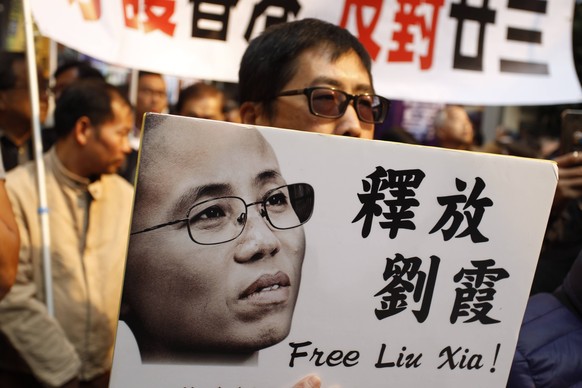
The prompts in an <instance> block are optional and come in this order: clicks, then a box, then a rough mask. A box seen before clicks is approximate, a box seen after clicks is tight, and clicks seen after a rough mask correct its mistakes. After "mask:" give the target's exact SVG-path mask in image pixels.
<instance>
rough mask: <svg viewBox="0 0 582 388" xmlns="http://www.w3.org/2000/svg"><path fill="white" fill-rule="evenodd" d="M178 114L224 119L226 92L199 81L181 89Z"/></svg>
mask: <svg viewBox="0 0 582 388" xmlns="http://www.w3.org/2000/svg"><path fill="white" fill-rule="evenodd" d="M176 114H178V115H180V116H188V117H197V118H199V119H209V120H220V121H224V119H225V117H224V93H222V91H221V90H220V89H218V88H217V87H215V86H212V85H210V84H207V83H205V82H197V83H195V84H193V85H190V86H187V87H185V88H183V89H182V90H180V94H179V96H178V102H177V103H176Z"/></svg>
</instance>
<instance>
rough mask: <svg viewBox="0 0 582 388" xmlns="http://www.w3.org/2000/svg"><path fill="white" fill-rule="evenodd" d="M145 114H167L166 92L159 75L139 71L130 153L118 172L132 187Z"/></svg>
mask: <svg viewBox="0 0 582 388" xmlns="http://www.w3.org/2000/svg"><path fill="white" fill-rule="evenodd" d="M147 112H153V113H168V91H167V88H166V81H165V79H164V77H163V76H162V75H161V74H159V73H151V72H147V71H140V72H139V74H138V82H137V99H136V103H135V125H134V127H133V128H132V130H131V132H130V133H129V146H130V147H131V152H130V154H129V155H128V156H127V158H126V159H125V162H124V163H123V165H122V166H121V167H120V169H119V171H118V172H119V175H121V176H122V177H123V178H125V180H127V181H128V182H129V183H131V184H132V185H133V184H134V183H135V173H136V169H137V157H138V155H139V153H138V151H139V144H140V136H141V127H142V122H143V116H144V114H145V113H147Z"/></svg>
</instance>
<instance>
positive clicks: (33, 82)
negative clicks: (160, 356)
mask: <svg viewBox="0 0 582 388" xmlns="http://www.w3.org/2000/svg"><path fill="white" fill-rule="evenodd" d="M22 8H23V14H24V30H25V37H26V57H27V66H28V80H29V85H28V88H29V94H30V106H31V110H32V119H31V121H32V135H33V136H32V140H33V144H34V159H35V161H36V163H35V164H36V180H37V187H38V199H39V204H38V215H39V218H40V225H41V241H42V247H41V253H42V263H43V274H44V287H45V302H46V307H47V310H48V313H49V315H50V316H54V304H53V289H52V270H51V256H50V228H49V218H48V204H47V203H48V201H47V195H46V181H45V168H44V160H43V158H42V135H41V128H40V104H39V99H40V98H39V97H40V96H39V90H38V89H39V88H38V74H37V70H36V52H35V47H34V33H33V28H32V12H31V8H30V1H29V0H22ZM45 92H46V91H44V90H43V93H45Z"/></svg>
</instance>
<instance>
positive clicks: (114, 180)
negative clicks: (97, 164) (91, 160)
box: [101, 174, 133, 200]
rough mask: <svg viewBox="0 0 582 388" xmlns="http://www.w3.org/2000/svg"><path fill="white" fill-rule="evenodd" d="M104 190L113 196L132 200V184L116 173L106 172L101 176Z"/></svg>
mask: <svg viewBox="0 0 582 388" xmlns="http://www.w3.org/2000/svg"><path fill="white" fill-rule="evenodd" d="M101 181H102V182H103V185H104V187H105V190H107V191H108V192H110V193H111V194H112V195H115V196H122V197H124V198H126V199H129V200H133V186H132V185H131V184H130V183H129V182H127V181H126V180H125V179H124V178H123V177H121V176H119V175H118V174H107V175H104V176H102V177H101Z"/></svg>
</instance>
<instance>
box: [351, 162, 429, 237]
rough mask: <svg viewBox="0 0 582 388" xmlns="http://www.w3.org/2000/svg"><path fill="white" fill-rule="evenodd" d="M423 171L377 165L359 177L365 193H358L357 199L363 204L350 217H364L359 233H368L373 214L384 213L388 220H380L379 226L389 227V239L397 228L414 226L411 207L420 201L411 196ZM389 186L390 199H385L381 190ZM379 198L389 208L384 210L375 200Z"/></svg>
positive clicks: (374, 215)
mask: <svg viewBox="0 0 582 388" xmlns="http://www.w3.org/2000/svg"><path fill="white" fill-rule="evenodd" d="M424 177H425V174H424V172H422V171H421V170H399V171H397V170H392V169H389V170H384V169H383V168H382V167H380V166H378V167H376V171H374V172H373V173H372V174H370V175H368V176H367V177H366V178H367V180H366V179H364V180H362V185H363V188H364V191H365V192H366V193H363V194H358V199H359V200H360V203H361V204H362V208H361V209H360V212H359V213H358V214H357V215H356V217H355V218H354V219H353V220H352V223H354V222H358V221H359V220H361V219H364V225H363V227H362V237H364V238H366V237H368V235H369V234H370V230H371V228H372V221H373V219H374V217H378V216H380V215H383V216H384V218H385V219H386V220H387V221H382V222H380V223H379V224H380V227H382V228H383V229H389V231H390V233H389V237H390V238H391V239H393V238H395V237H396V236H397V235H398V231H399V230H400V229H410V230H414V229H416V226H415V225H414V223H413V222H412V221H411V219H412V218H413V217H414V212H413V211H412V210H410V209H411V208H412V207H417V206H419V205H420V203H419V202H418V200H417V199H415V198H412V197H414V196H415V192H414V190H412V189H417V188H418V187H419V186H420V184H421V182H422V180H423V179H424ZM384 190H388V193H389V194H390V195H391V196H392V198H393V199H386V195H385V194H384V193H381V191H384ZM380 201H382V202H383V204H384V205H386V207H387V209H386V210H388V211H387V212H384V207H382V206H381V205H379V204H378V203H379V202H380Z"/></svg>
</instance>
